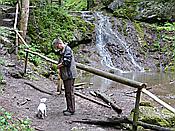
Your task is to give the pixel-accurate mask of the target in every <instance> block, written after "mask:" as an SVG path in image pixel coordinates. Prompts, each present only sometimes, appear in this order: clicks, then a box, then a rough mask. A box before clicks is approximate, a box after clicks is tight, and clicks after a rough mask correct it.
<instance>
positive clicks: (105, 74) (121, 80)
mask: <svg viewBox="0 0 175 131" xmlns="http://www.w3.org/2000/svg"><path fill="white" fill-rule="evenodd" d="M25 51H28V52H30V53H32V54H35V55H38V56H40V57H41V58H43V59H45V60H47V61H49V62H51V63H54V64H58V62H57V61H55V60H52V59H50V58H48V57H46V56H43V55H41V54H39V53H37V52H33V51H31V50H28V49H25ZM76 67H77V68H79V69H81V70H85V71H88V72H90V73H93V74H96V75H99V76H102V77H104V78H107V79H110V80H113V81H116V82H119V83H122V84H125V85H128V86H131V87H135V88H143V87H146V86H147V84H146V83H141V82H138V81H133V80H130V79H127V78H124V77H121V76H117V75H115V74H112V73H108V72H105V71H102V70H99V69H96V68H93V67H90V66H87V65H83V64H81V63H76Z"/></svg>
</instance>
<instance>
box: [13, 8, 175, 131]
mask: <svg viewBox="0 0 175 131" xmlns="http://www.w3.org/2000/svg"><path fill="white" fill-rule="evenodd" d="M16 7H17V9H18V6H16ZM16 14H17V11H16ZM16 17H17V15H16ZM16 24H17V18H15V25H14V31H15V32H16V35H17V36H16V39H18V38H20V40H21V41H22V43H23V44H24V45H25V47H26V49H25V50H24V51H25V52H26V58H25V67H24V73H26V72H27V61H28V54H29V53H31V54H34V55H37V56H39V57H41V58H43V59H45V60H46V61H49V62H51V63H53V64H58V62H57V61H55V60H52V59H50V58H48V57H46V56H43V55H41V54H39V53H38V52H33V51H31V50H30V49H29V46H28V45H27V43H26V42H25V40H24V39H23V38H22V36H21V35H20V33H19V32H18V30H17V28H16ZM16 41H18V40H16ZM17 46H18V44H17ZM76 67H77V68H78V69H80V70H84V71H87V72H90V73H93V74H95V75H98V76H102V77H104V78H107V79H110V80H113V81H115V82H118V83H121V84H124V85H128V86H130V87H134V88H137V93H136V101H135V110H134V116H133V131H136V130H137V125H138V117H139V103H140V98H141V93H142V92H143V93H144V94H146V95H148V96H149V97H151V98H152V99H153V100H155V101H156V102H158V103H159V104H161V105H162V106H164V107H165V108H166V109H168V110H169V111H171V112H173V113H175V109H174V108H173V107H171V106H170V105H168V104H167V103H165V102H164V101H162V100H160V99H159V98H158V97H157V96H155V95H154V94H152V93H151V92H149V91H148V90H146V87H147V84H146V83H141V82H138V81H133V80H130V79H127V78H124V77H121V76H117V75H114V74H112V73H108V72H105V71H102V70H99V69H96V68H93V67H90V66H87V65H83V64H81V63H76Z"/></svg>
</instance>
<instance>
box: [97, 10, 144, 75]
mask: <svg viewBox="0 0 175 131" xmlns="http://www.w3.org/2000/svg"><path fill="white" fill-rule="evenodd" d="M94 16H95V18H96V23H95V31H96V46H97V49H98V51H99V54H100V56H101V57H102V61H101V62H102V64H103V65H106V66H107V67H109V68H111V69H115V70H117V71H120V72H123V71H122V69H119V68H118V67H115V66H114V64H113V61H112V59H111V54H110V53H109V51H108V50H107V48H106V44H107V43H109V42H113V43H119V44H120V45H119V46H122V48H123V49H124V50H125V52H126V55H127V59H129V60H130V63H131V65H132V66H133V67H134V68H135V69H137V71H138V70H139V71H144V68H143V67H141V66H140V65H139V64H138V63H137V62H136V60H135V59H134V56H133V53H132V50H131V49H130V46H129V45H128V43H127V42H126V40H125V39H124V37H122V34H121V33H120V32H119V31H117V30H115V31H113V29H112V24H111V22H110V19H109V17H107V16H104V15H103V14H102V13H100V12H96V13H95V14H94ZM128 68H129V67H128ZM128 71H129V69H128Z"/></svg>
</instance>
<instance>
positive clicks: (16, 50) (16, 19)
mask: <svg viewBox="0 0 175 131" xmlns="http://www.w3.org/2000/svg"><path fill="white" fill-rule="evenodd" d="M18 7H19V6H18V3H17V4H16V13H15V23H14V27H13V28H14V30H16V26H17V21H18ZM15 46H16V49H15V53H16V54H18V35H17V34H16V40H15Z"/></svg>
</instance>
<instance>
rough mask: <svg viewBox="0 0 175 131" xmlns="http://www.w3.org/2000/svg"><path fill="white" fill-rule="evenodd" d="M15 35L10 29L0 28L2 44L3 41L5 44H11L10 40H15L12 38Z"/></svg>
mask: <svg viewBox="0 0 175 131" xmlns="http://www.w3.org/2000/svg"><path fill="white" fill-rule="evenodd" d="M13 34H14V32H13V31H11V30H10V28H8V27H3V26H0V42H1V41H4V42H7V43H9V42H10V39H12V38H13V37H12V36H13Z"/></svg>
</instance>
